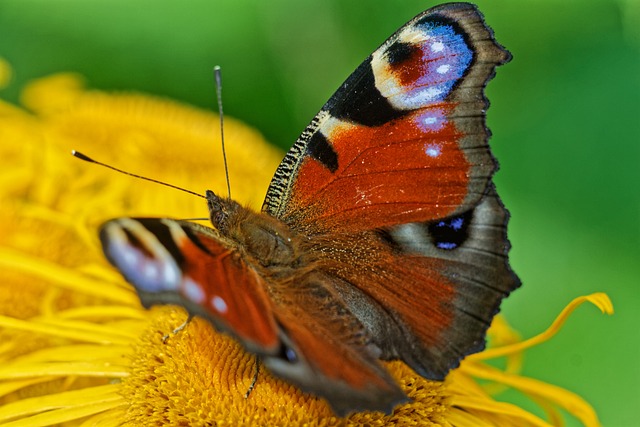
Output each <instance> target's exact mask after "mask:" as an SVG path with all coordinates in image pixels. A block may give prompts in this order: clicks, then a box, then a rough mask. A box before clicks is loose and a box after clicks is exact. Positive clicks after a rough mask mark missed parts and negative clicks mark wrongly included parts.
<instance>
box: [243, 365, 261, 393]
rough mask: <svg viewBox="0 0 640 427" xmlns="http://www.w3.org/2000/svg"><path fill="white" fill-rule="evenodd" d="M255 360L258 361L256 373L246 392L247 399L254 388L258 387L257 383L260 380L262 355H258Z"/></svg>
mask: <svg viewBox="0 0 640 427" xmlns="http://www.w3.org/2000/svg"><path fill="white" fill-rule="evenodd" d="M255 361H256V370H255V374H253V379H252V380H251V384H250V385H249V388H248V389H247V392H246V393H245V394H244V398H245V399H248V398H249V395H250V394H251V392H252V391H253V389H254V388H255V387H256V383H257V382H258V374H260V357H259V356H256V357H255Z"/></svg>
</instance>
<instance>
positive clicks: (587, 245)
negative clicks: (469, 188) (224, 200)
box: [0, 0, 640, 426]
mask: <svg viewBox="0 0 640 427" xmlns="http://www.w3.org/2000/svg"><path fill="white" fill-rule="evenodd" d="M477 3H478V5H479V6H480V8H481V10H482V11H483V12H484V14H485V17H486V20H487V22H488V23H489V25H490V26H491V27H493V29H494V30H495V33H496V36H497V39H498V40H499V41H500V43H502V44H503V45H504V46H506V47H507V48H508V49H509V50H510V51H511V52H512V53H513V56H514V59H513V61H512V62H511V63H510V64H508V65H506V66H504V67H501V68H500V69H499V70H498V75H497V78H496V79H495V80H493V81H492V82H491V84H490V85H489V88H488V94H489V97H490V99H491V102H492V106H491V108H490V110H489V115H488V117H489V119H488V121H489V125H490V127H491V129H492V131H493V134H494V136H493V139H492V146H493V149H494V153H495V154H496V156H497V157H498V158H499V160H500V162H501V165H502V168H501V171H500V172H499V173H498V174H497V176H496V182H497V185H498V189H499V191H500V194H501V195H502V199H503V201H504V202H505V204H506V205H507V207H508V208H509V209H510V211H511V214H512V220H511V223H510V230H509V231H510V238H511V241H512V243H513V250H512V264H513V267H514V269H515V270H516V271H517V272H518V273H519V275H520V277H521V278H522V280H523V282H524V286H523V287H522V288H521V289H520V290H518V291H517V292H516V293H514V294H513V295H512V296H511V297H510V298H509V299H508V300H507V301H506V302H505V304H504V305H503V307H504V308H503V311H504V312H505V313H506V314H507V316H508V319H509V320H510V321H511V323H512V324H513V325H514V326H515V327H516V328H517V329H518V330H519V331H521V332H522V334H523V335H524V336H525V337H529V336H532V335H534V334H536V333H538V332H540V331H542V330H544V329H545V328H546V327H547V326H548V325H549V324H550V322H551V321H552V320H553V318H554V317H555V316H556V314H558V313H559V312H560V310H561V309H562V308H563V307H564V306H565V304H567V303H568V302H569V301H570V300H571V299H572V298H573V297H575V296H578V295H583V294H587V293H591V292H594V291H605V292H607V293H608V294H609V296H610V297H611V299H612V300H613V303H614V306H615V309H616V314H615V315H614V316H612V317H606V316H603V315H601V314H599V312H598V311H597V310H596V309H595V308H593V307H591V306H583V307H582V308H580V309H579V310H578V311H577V312H576V313H575V314H574V315H573V316H572V317H571V318H570V319H569V321H568V323H567V324H566V326H565V327H564V328H563V330H562V331H561V332H560V334H559V335H558V336H557V337H555V338H554V339H553V340H552V341H550V342H548V343H546V344H544V345H542V346H540V347H537V348H534V349H532V350H530V351H529V352H528V353H527V355H526V359H525V368H524V373H525V374H526V375H529V376H532V377H535V378H539V379H542V380H546V381H549V382H552V383H554V384H557V385H560V386H563V387H567V388H568V389H570V390H572V391H574V392H577V393H578V394H580V395H582V396H583V397H585V398H586V399H587V400H588V401H589V402H591V403H592V404H593V405H594V407H595V408H596V410H597V412H598V414H599V415H600V417H601V420H602V422H603V424H604V425H605V426H627V425H628V426H632V425H639V424H638V423H640V421H638V416H637V414H638V412H639V411H640V314H639V313H640V292H639V290H638V286H639V285H640V283H639V281H640V274H639V273H640V107H639V106H640V1H637V0H627V1H622V0H620V1H614V0H608V1H605V0H580V1H578V0H576V1H568V0H557V1H551V0H548V1H540V0H535V1H534V0H486V1H478V2H477ZM433 5H435V2H433V1H427V0H420V1H418V0H403V1H399V0H386V1H382V0H369V1H364V0H308V1H301V0H269V1H267V0H251V1H248V0H245V1H242V0H224V1H220V0H211V1H180V2H177V1H171V0H136V1H131V0H111V1H82V0H57V1H52V0H39V1H36V0H0V56H2V57H4V58H5V59H7V60H8V61H9V62H10V63H11V64H12V66H13V67H14V69H15V75H14V80H13V82H12V85H11V86H10V87H8V88H6V89H4V90H3V91H2V92H0V96H2V97H3V98H4V99H8V100H11V101H17V99H18V94H19V90H20V88H21V87H22V86H23V85H24V84H25V83H26V82H28V81H30V80H32V79H34V78H37V77H41V76H45V75H49V74H52V73H55V72H59V71H76V72H78V73H81V74H83V75H84V76H86V78H87V80H88V83H89V85H90V86H91V87H94V88H99V89H105V90H127V91H130V90H134V91H143V92H147V93H152V94H158V95H162V96H166V97H170V98H173V99H176V100H181V101H184V102H187V103H191V104H194V105H198V106H202V107H204V108H213V105H214V101H213V98H214V89H213V79H212V74H211V69H212V67H213V66H214V65H216V64H219V65H221V66H222V67H223V73H224V102H225V112H226V113H227V114H229V115H232V116H235V117H237V118H240V119H242V120H244V121H245V122H247V123H249V124H251V125H253V126H255V127H257V128H258V129H260V130H261V131H262V132H263V133H264V134H265V135H266V136H267V138H268V139H270V140H271V141H272V142H273V143H275V144H277V145H279V146H280V147H282V148H287V147H288V146H289V145H290V144H291V143H292V142H293V141H294V140H295V139H296V137H297V135H298V134H299V132H300V131H301V130H302V129H303V128H304V127H305V125H306V124H307V123H308V121H309V120H310V119H311V118H312V117H313V115H314V114H315V113H316V112H317V111H318V109H319V108H320V107H321V106H322V104H323V103H324V102H325V101H326V100H327V99H328V97H329V96H330V95H331V94H332V93H333V91H334V90H335V89H336V88H337V87H338V85H339V84H340V83H342V81H343V80H344V79H345V78H346V77H347V76H348V74H349V73H350V72H351V71H353V69H354V68H355V67H356V66H357V65H358V64H359V63H360V62H361V61H362V60H363V59H364V58H365V57H366V56H367V55H369V53H371V51H372V50H373V49H375V48H376V47H377V46H378V45H379V44H380V43H381V42H382V41H384V39H386V38H387V37H388V36H389V35H390V34H391V33H392V32H393V31H395V30H396V29H397V28H398V27H400V26H401V25H402V24H404V23H405V22H406V21H408V20H409V19H410V18H412V17H413V16H414V15H415V14H417V13H419V12H421V11H422V10H424V9H427V8H429V7H431V6H433ZM231 161H233V159H231ZM134 172H135V171H134ZM212 173H222V171H213V172H212ZM42 179H46V177H42ZM505 398H508V399H515V400H516V401H518V402H520V400H519V397H518V396H515V395H514V394H508V395H506V396H505ZM571 425H572V424H571Z"/></svg>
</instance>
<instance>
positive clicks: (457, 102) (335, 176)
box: [263, 4, 510, 232]
mask: <svg viewBox="0 0 640 427" xmlns="http://www.w3.org/2000/svg"><path fill="white" fill-rule="evenodd" d="M509 58H510V55H509V53H508V52H507V51H506V50H504V49H503V48H502V47H501V46H499V45H498V44H497V43H496V42H495V41H494V39H493V34H492V32H491V30H490V29H489V28H487V27H486V25H485V24H484V21H483V19H482V15H481V14H480V12H479V11H478V10H477V9H476V8H475V7H474V6H473V5H470V4H450V5H443V6H439V7H436V8H433V9H430V10H428V11H426V12H424V13H423V14H421V15H419V16H417V17H416V18H414V19H413V20H411V21H410V22H409V23H407V24H406V25H405V26H404V27H402V28H401V29H400V30H398V31H397V32H396V33H395V34H394V35H392V36H391V37H390V38H389V39H388V40H387V41H386V42H385V43H384V44H382V46H380V48H378V49H377V50H376V51H375V52H374V53H373V54H372V55H371V56H370V57H369V58H367V59H366V60H365V61H364V62H363V63H362V64H361V65H360V66H359V67H358V68H357V69H356V71H355V72H354V73H353V74H352V75H351V76H350V77H349V78H348V79H347V80H346V81H345V82H344V83H343V85H342V86H341V87H340V88H339V89H338V91H337V92H336V93H335V94H334V95H333V96H332V97H331V99H330V100H329V101H328V102H327V103H326V104H325V105H324V107H323V108H322V110H321V111H320V112H319V113H318V115H316V117H315V118H314V119H313V121H312V122H311V124H310V125H309V126H308V127H307V129H306V130H305V131H304V132H303V133H302V135H301V136H300V138H299V139H298V140H297V141H296V143H295V144H294V145H293V147H292V148H291V150H290V151H289V152H288V153H287V155H286V157H285V159H284V160H283V162H282V163H281V164H280V166H279V167H278V169H277V171H276V173H275V176H274V178H273V180H272V182H271V185H270V187H269V190H268V192H267V196H266V199H265V203H264V205H263V210H264V211H265V212H268V213H269V214H271V215H273V216H276V217H278V218H280V219H282V220H283V221H284V222H286V223H287V224H289V225H291V226H292V227H294V228H311V230H310V232H315V231H318V230H316V229H317V228H322V229H329V230H331V229H335V228H336V227H339V226H340V225H342V224H345V223H348V224H349V228H350V229H351V230H368V229H372V228H377V227H384V226H390V225H396V224H400V223H407V222H416V221H429V220H434V219H438V218H445V217H448V216H452V215H456V214H459V213H461V212H464V211H467V210H468V209H470V208H472V207H473V206H475V205H476V204H477V203H478V202H479V200H480V198H481V197H482V196H483V194H484V193H485V190H486V188H487V185H488V181H489V179H490V177H491V175H492V174H493V172H494V171H495V169H496V162H495V160H494V158H493V157H492V155H491V153H490V151H489V147H488V145H487V139H488V136H489V131H488V130H487V129H486V128H485V125H484V124H485V115H484V112H485V109H486V108H487V106H488V102H487V100H486V99H485V97H484V94H483V89H484V86H485V85H486V83H487V81H488V80H489V79H490V78H491V77H492V76H493V74H494V69H495V67H496V66H497V65H499V64H502V63H505V62H507V61H508V60H509Z"/></svg>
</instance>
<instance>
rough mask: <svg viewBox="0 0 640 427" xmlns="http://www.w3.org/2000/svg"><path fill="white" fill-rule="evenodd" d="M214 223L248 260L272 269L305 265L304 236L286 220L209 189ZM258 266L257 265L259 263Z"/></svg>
mask: <svg viewBox="0 0 640 427" xmlns="http://www.w3.org/2000/svg"><path fill="white" fill-rule="evenodd" d="M206 194H207V204H208V207H209V214H210V219H211V223H212V224H213V226H214V227H215V229H216V230H217V231H218V232H219V233H220V234H222V235H223V236H224V237H227V238H229V239H230V240H231V241H232V242H233V243H234V246H236V247H237V248H238V250H240V251H241V252H243V255H244V256H245V257H248V258H249V259H248V261H249V262H251V261H254V262H257V264H259V265H260V266H262V267H266V268H269V269H271V270H276V271H277V270H282V269H285V270H288V271H289V272H291V271H292V269H295V268H296V267H298V266H300V265H301V264H304V263H303V262H302V260H301V254H302V253H303V252H304V251H302V250H301V248H300V246H301V245H300V242H301V237H300V236H299V235H298V234H297V233H295V232H294V231H293V230H291V228H289V227H288V226H287V225H286V224H284V223H283V222H281V221H279V220H277V219H276V218H273V217H271V216H269V215H267V214H263V213H257V212H254V211H253V210H251V209H247V208H245V207H243V206H241V205H240V204H239V203H238V202H236V201H234V200H232V199H229V198H222V197H219V196H217V195H216V194H215V193H213V192H212V191H207V193H206ZM256 267H257V266H256Z"/></svg>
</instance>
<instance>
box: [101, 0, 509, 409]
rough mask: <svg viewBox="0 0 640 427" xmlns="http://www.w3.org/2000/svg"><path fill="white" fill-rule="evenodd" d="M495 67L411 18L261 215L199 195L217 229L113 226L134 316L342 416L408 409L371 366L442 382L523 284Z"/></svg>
mask: <svg viewBox="0 0 640 427" xmlns="http://www.w3.org/2000/svg"><path fill="white" fill-rule="evenodd" d="M509 58H510V56H509V54H508V52H507V51H506V50H504V49H503V48H502V47H500V46H499V45H498V44H497V43H496V42H495V41H494V39H493V34H492V33H491V31H490V30H489V29H488V28H487V27H486V25H485V24H484V21H483V20H482V16H481V15H480V13H479V12H478V11H477V9H476V8H475V7H474V6H472V5H469V4H465V3H456V4H449V5H443V6H439V7H436V8H433V9H431V10H429V11H426V12H424V13H423V14H421V15H419V16H417V17H416V18H414V19H413V20H412V21H410V22H409V23H407V24H406V25H405V26H404V27H402V28H401V29H400V30H399V31H398V32H397V33H396V34H394V35H392V36H391V38H390V39H389V40H388V41H387V42H385V43H384V44H383V45H382V46H381V47H380V48H379V49H377V50H376V51H375V52H374V53H373V54H372V55H371V56H370V57H369V58H367V59H366V60H365V61H364V62H363V64H362V65H361V66H360V67H358V69H356V71H355V72H354V73H353V74H352V76H351V77H349V78H348V79H347V81H346V82H345V83H344V84H343V85H342V86H341V87H340V89H338V91H337V92H336V94H334V96H333V97H331V99H330V100H329V101H328V102H327V104H325V106H324V107H323V108H322V110H321V111H320V113H318V115H317V116H316V117H315V118H314V120H313V121H312V122H311V124H310V125H309V126H308V127H307V129H306V130H305V131H304V132H303V133H302V135H301V136H300V138H299V139H298V140H297V141H296V143H295V144H294V145H293V147H292V148H291V150H290V151H289V153H287V155H286V156H285V158H284V160H283V161H282V163H281V165H280V166H279V167H278V169H277V171H276V173H275V175H274V178H273V180H272V183H271V185H270V187H269V190H268V192H267V196H266V198H265V202H264V205H263V208H262V212H254V211H251V210H249V209H247V208H244V207H242V206H241V205H240V204H238V203H237V202H235V201H233V200H230V199H226V198H222V197H219V196H217V195H216V194H215V193H213V192H211V191H207V193H206V197H207V203H208V208H209V212H210V218H211V223H212V226H213V228H209V227H204V226H201V225H198V224H194V223H190V222H186V221H176V220H169V219H150V218H138V219H131V218H119V219H115V220H112V221H109V222H107V223H106V224H105V225H104V226H103V228H102V230H101V240H102V242H103V247H104V250H105V254H106V255H107V258H108V259H109V260H110V261H111V262H112V263H113V264H114V265H115V266H116V267H117V268H118V269H119V270H120V271H121V272H122V273H123V275H124V276H125V278H126V279H127V280H128V281H129V282H131V283H132V284H134V286H135V287H136V290H137V291H138V293H139V295H140V298H141V301H142V303H143V304H144V305H145V306H150V305H154V304H179V305H182V306H184V307H185V308H186V309H187V310H188V311H189V312H190V313H191V314H192V315H199V316H202V317H204V318H206V319H207V320H209V321H210V322H211V324H212V325H214V326H215V327H216V328H217V329H219V330H221V331H225V332H228V333H230V334H231V335H233V336H234V337H236V338H237V339H238V340H239V341H240V342H241V343H242V344H243V345H244V346H245V347H246V348H247V349H248V350H249V351H252V352H254V353H256V354H258V355H260V356H261V358H262V360H263V361H264V364H265V365H266V366H267V368H269V369H270V370H271V372H273V373H274V374H276V375H278V376H280V377H282V378H284V379H286V380H288V381H290V382H292V383H294V384H296V385H297V386H299V387H300V388H301V389H303V390H305V391H309V392H312V393H314V394H316V395H319V396H321V397H324V398H325V399H327V400H328V402H329V403H330V405H331V406H332V408H333V409H334V411H335V412H336V413H337V414H339V415H345V414H347V413H349V412H352V411H359V410H382V411H385V412H390V411H391V410H392V409H393V407H394V406H396V405H397V404H399V403H401V402H404V401H406V400H407V398H406V396H405V394H404V392H403V391H402V390H401V389H400V388H399V386H398V385H397V384H396V383H395V381H394V380H393V378H391V376H390V375H389V374H388V373H387V371H386V370H385V369H384V368H383V366H382V365H381V364H380V363H379V360H392V359H400V360H403V361H404V362H405V363H406V364H407V365H409V366H410V367H411V368H413V369H414V370H415V371H416V372H417V373H418V374H420V375H422V376H424V377H426V378H430V379H434V380H442V379H444V377H445V376H446V374H447V372H448V371H449V370H451V369H452V368H455V367H456V366H458V364H459V363H460V360H461V359H462V358H463V357H464V356H466V355H467V354H470V353H473V352H476V351H480V350H481V349H482V348H483V347H484V335H485V333H486V330H487V328H488V326H489V324H490V322H491V319H492V318H493V316H494V315H495V313H496V312H497V311H498V308H499V304H500V301H501V300H502V298H504V297H505V296H506V295H508V293H509V292H510V291H512V290H513V289H515V288H516V287H517V286H519V284H520V282H519V280H518V278H517V276H516V275H515V274H514V273H513V272H512V271H511V269H510V267H509V265H508V260H507V252H508V249H509V243H508V240H507V238H506V222H507V218H508V213H507V211H506V210H505V209H504V207H503V205H502V203H501V202H500V200H499V198H498V196H497V194H496V191H495V188H494V186H493V183H492V181H491V176H492V174H493V172H494V171H495V169H496V167H497V163H496V162H495V160H494V158H493V156H492V155H491V152H490V150H489V147H488V145H487V139H488V136H489V131H488V130H487V129H486V127H485V124H484V112H485V110H486V108H487V106H488V102H487V101H486V99H485V98H484V95H483V88H484V86H485V85H486V83H487V81H488V80H489V79H490V78H491V77H492V76H493V73H494V69H495V67H496V66H497V65H499V64H501V63H504V62H506V61H508V60H509Z"/></svg>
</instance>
